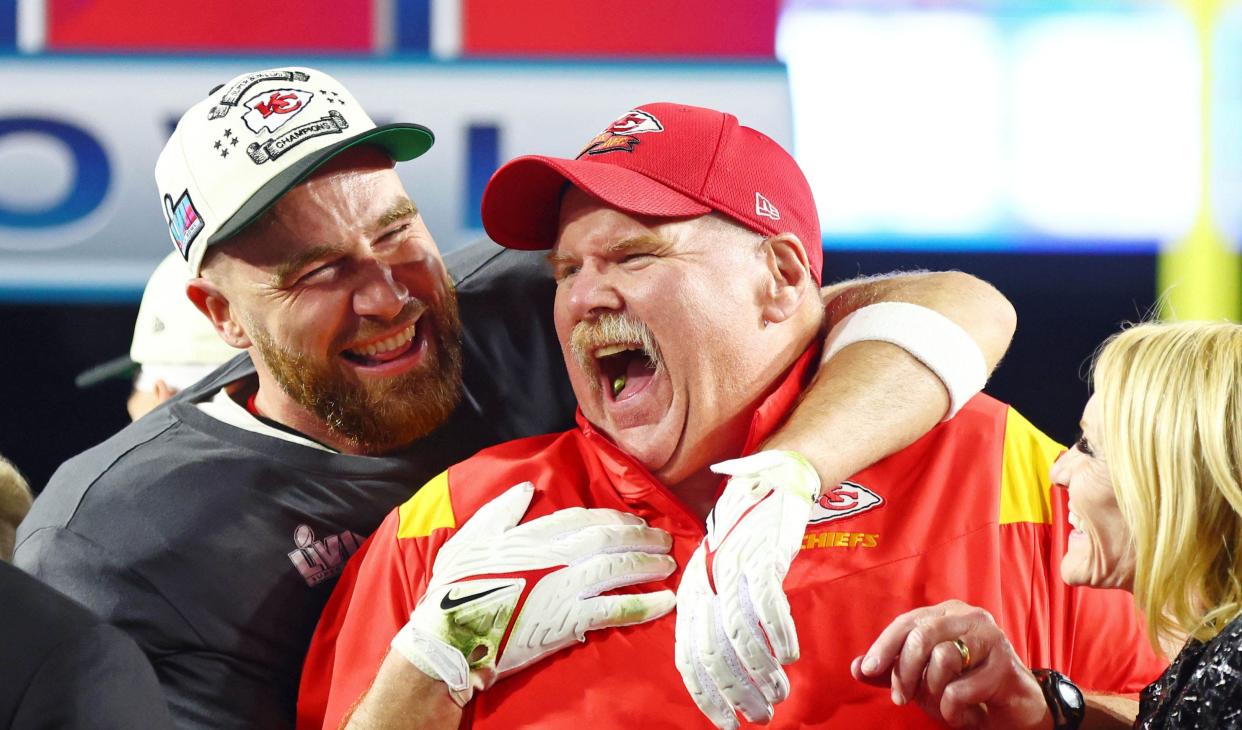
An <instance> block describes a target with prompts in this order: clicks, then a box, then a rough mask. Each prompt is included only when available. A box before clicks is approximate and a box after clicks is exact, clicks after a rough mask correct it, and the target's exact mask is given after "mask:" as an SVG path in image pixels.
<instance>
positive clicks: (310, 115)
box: [155, 66, 435, 276]
mask: <svg viewBox="0 0 1242 730" xmlns="http://www.w3.org/2000/svg"><path fill="white" fill-rule="evenodd" d="M434 142H435V136H434V135H433V134H432V133H431V130H429V129H427V128H426V127H424V126H422V125H419V124H404V123H402V124H386V125H384V126H382V127H380V126H376V124H375V122H373V121H371V117H369V116H367V113H366V111H364V110H363V108H362V106H361V105H360V104H359V103H358V100H357V99H355V98H354V96H353V95H352V94H351V93H349V90H348V89H346V88H345V87H344V86H343V85H341V83H340V82H339V81H337V80H336V79H334V78H332V77H331V76H329V75H328V74H326V73H324V72H322V71H319V70H317V69H313V68H305V67H292V66H291V67H284V68H274V69H268V70H265V71H255V72H253V73H246V74H242V75H240V76H237V77H236V78H233V79H231V80H229V81H228V82H227V83H225V84H223V85H222V86H219V87H217V88H216V89H213V90H212V92H211V93H210V94H208V96H207V98H206V99H203V100H202V101H200V102H199V103H197V104H195V105H194V106H192V107H190V110H189V111H187V112H186V113H185V115H184V116H182V117H181V121H180V122H179V123H178V124H177V128H176V130H175V131H174V132H173V134H172V137H171V138H170V139H169V140H168V144H166V145H165V146H164V150H163V151H162V152H161V153H160V157H159V160H158V161H157V162H156V163H155V182H156V185H157V186H158V187H159V193H160V201H161V204H162V206H163V210H164V218H165V220H166V221H167V223H168V234H169V236H170V237H171V238H172V242H173V245H174V246H175V247H176V249H177V251H179V252H180V254H181V257H182V258H183V259H184V260H185V261H186V262H187V263H188V264H189V266H190V273H191V275H194V276H197V275H198V272H199V269H200V268H201V267H202V262H203V256H204V254H205V252H206V250H207V247H209V246H212V245H214V244H217V243H220V242H221V241H224V240H226V239H228V238H229V237H230V236H232V235H233V234H235V233H237V232H238V231H240V230H241V229H242V228H245V227H246V225H248V224H249V223H250V222H252V221H253V220H254V219H255V218H258V217H259V215H261V214H262V213H263V212H264V211H265V210H267V209H268V208H269V207H271V206H272V204H273V203H275V202H276V201H277V200H278V199H279V198H280V196H282V195H284V194H285V193H286V192H287V191H288V190H289V189H290V188H292V187H293V186H295V185H297V184H298V183H299V182H301V181H302V180H304V179H306V177H307V176H309V175H310V174H311V173H312V172H314V171H315V169H316V168H318V167H319V166H320V165H322V164H324V163H325V162H327V161H328V160H330V159H332V157H334V156H335V155H337V154H339V153H340V152H342V151H344V150H347V149H349V148H350V147H354V146H357V145H360V144H370V145H375V146H378V147H380V148H382V149H384V150H385V151H387V152H388V154H389V155H390V156H391V157H392V158H393V159H394V160H396V161H398V162H403V161H405V160H412V159H414V158H415V157H418V156H419V155H421V154H423V153H424V152H426V151H427V150H428V149H430V148H431V145H432V144H433V143H434Z"/></svg>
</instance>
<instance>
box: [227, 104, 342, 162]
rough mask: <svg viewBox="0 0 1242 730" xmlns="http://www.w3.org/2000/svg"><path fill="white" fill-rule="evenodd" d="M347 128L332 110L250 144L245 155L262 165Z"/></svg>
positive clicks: (337, 113) (339, 116)
mask: <svg viewBox="0 0 1242 730" xmlns="http://www.w3.org/2000/svg"><path fill="white" fill-rule="evenodd" d="M348 128H349V122H348V121H346V120H345V116H344V115H343V114H341V113H340V112H338V111H337V110H335V109H332V110H331V111H329V112H328V115H327V116H325V117H320V118H319V119H316V120H315V121H313V122H307V123H306V124H303V125H300V126H297V127H294V128H293V129H290V130H289V131H287V132H284V133H282V134H278V135H276V136H275V137H272V138H271V139H269V140H268V141H266V142H264V143H262V144H259V143H258V142H251V143H250V146H249V147H247V148H246V154H248V155H250V159H251V160H254V164H256V165H262V164H263V163H264V162H267V161H268V160H275V159H276V158H278V157H280V156H281V155H283V154H284V153H286V152H288V151H289V150H291V149H293V148H294V147H297V146H298V145H300V144H302V143H303V142H305V141H306V140H308V139H314V138H315V137H321V136H323V135H325V134H340V133H341V132H344V131H345V130H346V129H348Z"/></svg>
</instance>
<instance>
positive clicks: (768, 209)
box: [755, 192, 781, 221]
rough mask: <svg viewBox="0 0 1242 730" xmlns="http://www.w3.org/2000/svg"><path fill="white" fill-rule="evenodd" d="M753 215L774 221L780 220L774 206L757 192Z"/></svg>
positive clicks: (779, 213)
mask: <svg viewBox="0 0 1242 730" xmlns="http://www.w3.org/2000/svg"><path fill="white" fill-rule="evenodd" d="M755 215H761V216H763V217H764V218H771V219H772V220H774V221H778V220H780V219H781V212H780V211H779V210H777V209H776V206H775V205H772V203H771V201H769V200H768V199H767V198H765V197H763V196H762V195H760V194H759V193H758V192H756V193H755Z"/></svg>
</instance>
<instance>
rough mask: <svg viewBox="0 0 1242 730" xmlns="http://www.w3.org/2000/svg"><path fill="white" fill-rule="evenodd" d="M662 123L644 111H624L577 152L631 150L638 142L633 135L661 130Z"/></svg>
mask: <svg viewBox="0 0 1242 730" xmlns="http://www.w3.org/2000/svg"><path fill="white" fill-rule="evenodd" d="M663 131H664V125H663V124H660V120H659V119H656V118H655V117H654V116H652V115H650V114H648V113H647V112H644V111H639V110H638V109H635V110H633V111H630V112H626V113H625V114H623V115H622V116H621V117H620V118H618V119H617V120H616V121H614V122H613V123H612V124H609V125H608V128H607V129H605V130H604V131H602V132H600V133H599V134H597V135H595V137H594V138H592V139H591V141H590V142H587V145H586V147H583V148H582V151H581V152H579V153H578V156H579V157H582V156H583V155H602V154H604V153H605V152H633V151H634V147H635V146H636V145H637V144H638V138H637V137H635V136H634V135H636V134H644V133H647V132H663Z"/></svg>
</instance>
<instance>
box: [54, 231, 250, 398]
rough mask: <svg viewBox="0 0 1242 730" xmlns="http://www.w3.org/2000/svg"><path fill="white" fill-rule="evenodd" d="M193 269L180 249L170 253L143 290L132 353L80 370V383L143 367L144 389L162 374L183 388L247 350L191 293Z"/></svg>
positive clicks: (172, 384) (88, 383) (175, 386)
mask: <svg viewBox="0 0 1242 730" xmlns="http://www.w3.org/2000/svg"><path fill="white" fill-rule="evenodd" d="M187 274H188V272H186V269H185V262H184V261H183V260H182V259H181V256H180V254H178V253H177V252H176V251H173V252H172V253H170V254H168V256H165V257H164V260H163V261H161V262H160V265H159V266H157V267H156V268H155V271H154V272H153V273H152V274H151V278H150V279H149V280H148V281H147V287H146V289H144V290H143V291H142V302H141V303H140V304H139V305H138V319H137V321H136V323H135V324H134V339H133V342H132V343H131V344H130V347H129V354H128V355H123V356H121V357H118V358H115V359H113V360H109V361H108V362H105V363H102V364H100V365H96V366H95V367H93V368H91V369H90V370H87V371H85V372H83V373H82V374H80V375H78V376H77V378H76V379H75V380H74V382H75V383H76V384H77V385H78V387H79V388H87V387H90V386H92V385H95V384H96V383H100V382H102V381H104V380H107V379H110V378H121V377H130V376H132V375H133V374H134V372H135V370H136V369H137V367H138V366H141V367H142V373H141V375H140V376H139V378H138V381H147V383H146V386H144V384H143V382H138V381H136V382H135V387H137V388H138V389H139V390H152V389H153V384H154V382H155V380H157V379H159V380H163V381H164V382H165V383H167V384H168V385H169V386H170V387H172V388H173V389H175V390H181V389H182V388H185V387H186V386H188V385H192V384H193V383H195V382H197V381H198V380H199V379H200V378H202V377H203V376H204V375H206V374H208V373H210V372H211V371H212V370H215V369H216V368H217V367H219V366H220V364H221V363H223V362H225V361H226V360H228V359H230V358H232V357H233V356H234V355H236V354H237V353H239V352H241V350H238V349H235V348H233V347H230V346H229V345H227V344H225V342H224V340H221V339H220V336H219V335H217V334H216V330H215V328H214V327H212V326H211V321H210V320H208V319H207V317H206V316H205V315H203V313H202V312H200V311H198V308H197V307H195V306H194V304H193V303H192V302H191V301H190V298H189V297H187V296H186V294H185V284H186V280H187V279H188V275H187Z"/></svg>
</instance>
